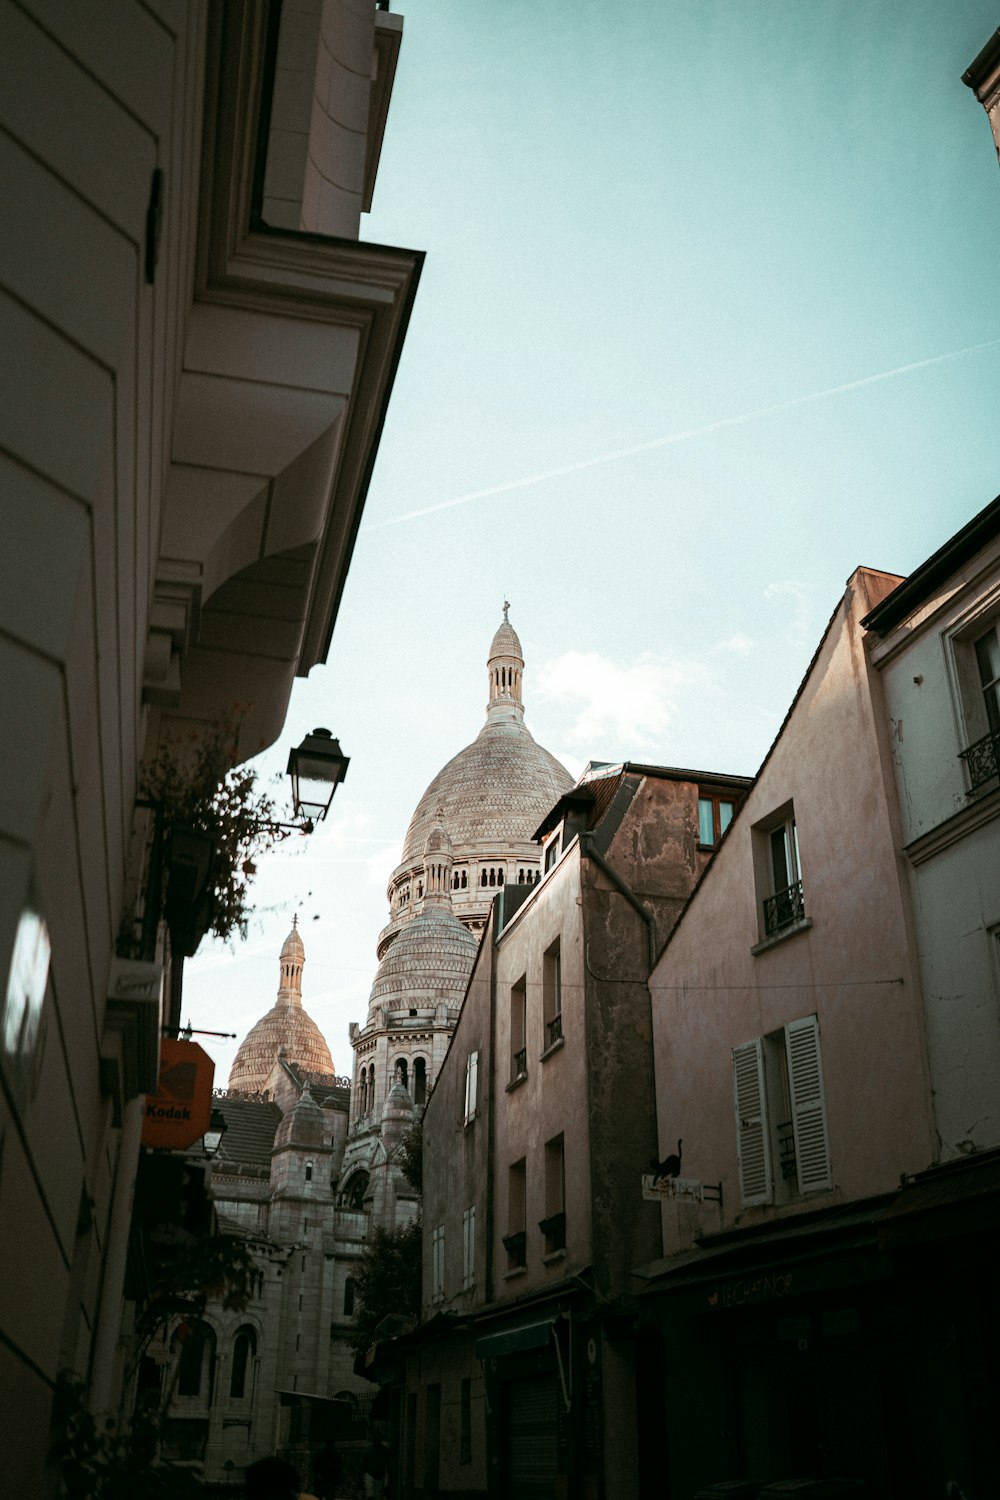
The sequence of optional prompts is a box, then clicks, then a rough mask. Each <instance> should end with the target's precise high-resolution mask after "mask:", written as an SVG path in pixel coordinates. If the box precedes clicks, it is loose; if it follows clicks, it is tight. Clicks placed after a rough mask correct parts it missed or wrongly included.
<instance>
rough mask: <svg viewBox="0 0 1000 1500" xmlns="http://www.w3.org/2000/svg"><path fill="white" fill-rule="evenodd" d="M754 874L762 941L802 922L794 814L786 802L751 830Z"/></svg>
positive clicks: (801, 896) (803, 916)
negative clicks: (752, 834) (752, 833)
mask: <svg viewBox="0 0 1000 1500" xmlns="http://www.w3.org/2000/svg"><path fill="white" fill-rule="evenodd" d="M754 872H755V876H756V879H757V895H758V898H759V901H760V905H759V907H758V912H759V914H760V917H761V919H762V920H761V938H762V940H764V939H767V938H770V937H774V936H776V935H777V934H778V933H780V932H783V931H784V930H785V929H786V928H792V929H794V930H797V929H798V926H799V924H800V923H805V922H806V914H805V902H804V898H803V893H802V866H801V862H800V859H799V834H798V828H797V826H796V822H795V812H794V810H793V808H792V804H791V803H790V802H789V803H787V804H786V806H785V807H784V808H781V809H779V811H778V812H777V813H776V814H775V815H774V816H773V817H772V818H770V819H769V820H768V821H767V822H765V823H763V824H759V825H758V826H757V827H756V828H755V829H754Z"/></svg>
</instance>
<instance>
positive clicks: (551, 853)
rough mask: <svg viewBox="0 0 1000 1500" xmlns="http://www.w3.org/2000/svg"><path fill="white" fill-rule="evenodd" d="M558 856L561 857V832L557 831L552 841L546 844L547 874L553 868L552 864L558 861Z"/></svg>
mask: <svg viewBox="0 0 1000 1500" xmlns="http://www.w3.org/2000/svg"><path fill="white" fill-rule="evenodd" d="M558 858H559V834H558V833H557V834H556V835H555V837H554V838H553V839H550V841H549V842H548V843H547V844H546V846H545V873H546V875H547V874H548V873H549V871H550V870H551V869H552V866H553V865H554V864H555V862H556V860H557V859H558Z"/></svg>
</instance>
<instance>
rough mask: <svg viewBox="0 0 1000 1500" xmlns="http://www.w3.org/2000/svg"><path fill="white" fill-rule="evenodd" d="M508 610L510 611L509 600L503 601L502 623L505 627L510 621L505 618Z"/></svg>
mask: <svg viewBox="0 0 1000 1500" xmlns="http://www.w3.org/2000/svg"><path fill="white" fill-rule="evenodd" d="M509 609H510V600H509V599H505V600H504V601H503V622H504V624H505V625H509V624H510V621H509V620H508V618H507V611H508V610H509Z"/></svg>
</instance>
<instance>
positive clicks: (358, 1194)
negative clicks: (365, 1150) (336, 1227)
mask: <svg viewBox="0 0 1000 1500" xmlns="http://www.w3.org/2000/svg"><path fill="white" fill-rule="evenodd" d="M367 1191H368V1173H367V1172H355V1173H354V1176H353V1177H351V1178H349V1179H348V1181H347V1183H346V1184H345V1187H344V1191H343V1194H342V1195H341V1196H342V1201H343V1205H344V1207H345V1208H348V1209H350V1210H351V1212H352V1213H358V1214H359V1213H361V1212H363V1210H364V1206H365V1194H366V1193H367Z"/></svg>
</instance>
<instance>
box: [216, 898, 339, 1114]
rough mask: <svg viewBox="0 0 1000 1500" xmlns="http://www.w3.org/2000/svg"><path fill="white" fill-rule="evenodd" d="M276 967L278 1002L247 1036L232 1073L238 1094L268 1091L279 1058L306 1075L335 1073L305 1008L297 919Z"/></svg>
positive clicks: (327, 1053)
mask: <svg viewBox="0 0 1000 1500" xmlns="http://www.w3.org/2000/svg"><path fill="white" fill-rule="evenodd" d="M278 962H279V965H280V975H281V977H280V983H279V986H278V998H277V1000H276V1001H275V1003H274V1004H273V1005H272V1007H271V1009H270V1010H269V1011H268V1012H267V1014H266V1015H263V1016H261V1018H260V1020H259V1021H258V1022H257V1024H256V1025H255V1026H252V1027H251V1029H250V1030H249V1031H248V1032H247V1034H246V1036H245V1037H244V1038H243V1041H242V1042H241V1044H240V1047H239V1050H238V1052H237V1053H236V1056H235V1058H234V1059H233V1065H232V1067H231V1068H230V1070H229V1087H230V1088H231V1089H235V1090H238V1091H239V1092H240V1093H248V1094H257V1093H260V1092H262V1091H263V1090H264V1089H266V1087H267V1084H268V1080H269V1078H270V1077H271V1072H272V1070H273V1068H274V1065H275V1063H276V1062H277V1061H278V1058H279V1057H284V1058H285V1060H286V1062H290V1063H294V1064H295V1065H296V1066H297V1067H299V1068H301V1069H302V1070H303V1071H304V1072H306V1073H326V1074H332V1073H333V1071H334V1068H333V1059H332V1058H331V1056H330V1049H329V1047H328V1046H327V1045H326V1041H325V1039H324V1036H323V1033H322V1032H321V1031H320V1029H319V1027H318V1026H317V1025H316V1022H315V1021H314V1020H313V1018H312V1016H310V1015H309V1014H308V1013H307V1012H306V1011H305V1010H304V1009H303V1006H302V966H303V964H304V963H305V947H304V945H303V942H302V938H301V936H300V934H299V931H298V923H297V920H295V919H293V922H292V930H291V932H290V933H289V934H288V936H287V937H286V939H285V941H284V943H283V944H282V948H281V956H280V958H279V960H278Z"/></svg>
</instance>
